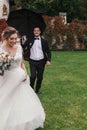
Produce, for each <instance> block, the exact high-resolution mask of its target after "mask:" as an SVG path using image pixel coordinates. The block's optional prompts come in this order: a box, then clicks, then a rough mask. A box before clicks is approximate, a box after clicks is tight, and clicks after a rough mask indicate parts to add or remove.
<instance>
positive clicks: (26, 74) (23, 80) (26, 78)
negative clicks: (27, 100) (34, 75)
mask: <svg viewBox="0 0 87 130" xmlns="http://www.w3.org/2000/svg"><path fill="white" fill-rule="evenodd" d="M25 73H26V72H25ZM26 80H27V74H26V75H25V78H24V80H23V82H24V81H26Z"/></svg>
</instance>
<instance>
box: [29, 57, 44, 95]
mask: <svg viewBox="0 0 87 130" xmlns="http://www.w3.org/2000/svg"><path fill="white" fill-rule="evenodd" d="M29 63H30V86H31V87H32V88H33V89H34V85H35V80H36V79H37V80H36V93H38V92H39V90H40V88H41V83H42V80H43V73H44V68H45V60H44V59H43V60H38V61H36V60H31V59H30V60H29Z"/></svg>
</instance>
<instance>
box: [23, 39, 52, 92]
mask: <svg viewBox="0 0 87 130" xmlns="http://www.w3.org/2000/svg"><path fill="white" fill-rule="evenodd" d="M33 44H34V38H31V39H30V40H28V41H27V42H26V43H25V44H24V45H22V46H23V49H24V52H26V50H29V52H30V49H31V47H32V46H33ZM41 46H42V51H43V54H44V59H42V60H32V59H30V58H29V64H30V73H31V76H30V85H31V87H32V88H34V83H35V79H36V78H37V82H36V92H37V93H38V92H39V89H40V88H41V83H42V80H43V72H44V68H45V63H46V61H51V51H50V49H49V46H48V42H47V41H46V40H45V39H43V38H41ZM29 52H28V53H29ZM29 55H30V54H29Z"/></svg>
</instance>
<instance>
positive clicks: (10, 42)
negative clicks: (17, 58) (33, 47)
mask: <svg viewBox="0 0 87 130" xmlns="http://www.w3.org/2000/svg"><path fill="white" fill-rule="evenodd" d="M17 38H18V35H17V34H16V33H15V34H12V35H11V36H10V37H9V38H8V39H7V40H6V41H7V44H8V45H9V46H11V47H13V46H14V45H15V44H16V43H17Z"/></svg>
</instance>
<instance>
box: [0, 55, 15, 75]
mask: <svg viewBox="0 0 87 130" xmlns="http://www.w3.org/2000/svg"><path fill="white" fill-rule="evenodd" d="M13 61H14V58H13V57H12V56H11V55H10V54H5V53H0V75H2V76H3V75H4V71H5V70H9V68H10V66H11V64H12V62H13Z"/></svg>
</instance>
